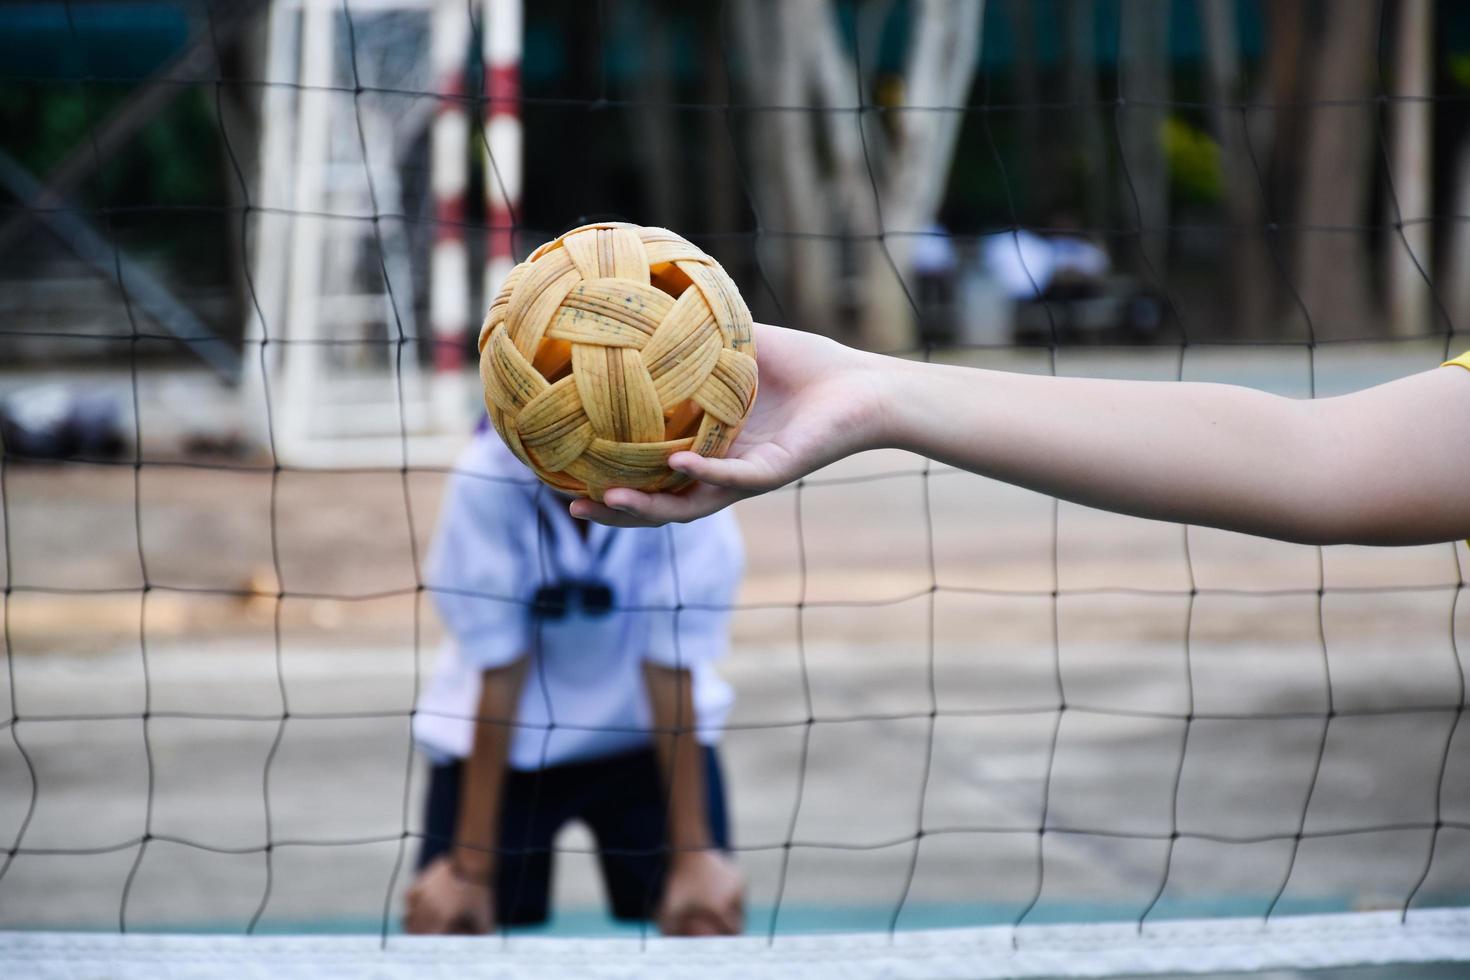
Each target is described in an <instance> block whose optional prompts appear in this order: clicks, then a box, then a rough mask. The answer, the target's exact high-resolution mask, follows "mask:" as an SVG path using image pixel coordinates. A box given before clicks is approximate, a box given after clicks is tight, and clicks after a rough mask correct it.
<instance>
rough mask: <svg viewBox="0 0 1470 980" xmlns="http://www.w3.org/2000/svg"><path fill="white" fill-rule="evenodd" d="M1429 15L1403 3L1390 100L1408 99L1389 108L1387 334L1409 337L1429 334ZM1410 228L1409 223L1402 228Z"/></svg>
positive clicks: (1417, 1)
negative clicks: (1427, 332)
mask: <svg viewBox="0 0 1470 980" xmlns="http://www.w3.org/2000/svg"><path fill="white" fill-rule="evenodd" d="M1433 24H1434V13H1433V10H1432V8H1431V6H1430V4H1429V0H1400V6H1399V18H1398V38H1397V44H1396V45H1395V54H1394V62H1393V83H1392V84H1393V91H1392V94H1393V95H1395V96H1397V97H1399V98H1400V99H1405V100H1407V101H1397V102H1388V103H1386V104H1385V107H1384V111H1385V113H1386V114H1387V117H1388V120H1387V121H1388V123H1389V134H1390V137H1391V138H1392V141H1393V143H1392V154H1391V155H1392V161H1393V162H1392V169H1391V172H1390V174H1389V180H1390V181H1391V186H1392V194H1391V196H1390V197H1389V198H1388V200H1387V201H1386V202H1385V205H1386V206H1385V210H1386V212H1387V213H1386V215H1385V217H1386V218H1387V222H1386V223H1387V225H1388V230H1387V233H1386V235H1387V240H1386V241H1385V242H1384V243H1383V245H1384V250H1383V256H1384V262H1385V266H1386V267H1385V269H1384V277H1383V278H1384V283H1385V285H1386V286H1387V294H1388V329H1389V330H1390V331H1391V332H1392V333H1394V334H1395V335H1397V336H1400V337H1407V336H1414V335H1416V334H1422V333H1425V332H1426V331H1428V330H1429V327H1430V322H1429V283H1428V282H1427V281H1426V279H1425V275H1426V274H1427V272H1428V270H1429V269H1431V268H1433V266H1432V265H1431V264H1430V254H1429V252H1430V232H1431V230H1432V226H1431V225H1430V223H1429V221H1427V220H1426V219H1427V218H1429V216H1430V204H1429V197H1430V187H1431V186H1432V185H1431V180H1432V177H1431V173H1430V171H1431V166H1432V164H1433V161H1434V134H1433V126H1432V123H1433V120H1432V118H1431V116H1432V112H1433V104H1432V103H1431V102H1430V101H1429V100H1428V96H1429V95H1430V92H1431V87H1432V85H1433V78H1432V74H1433V71H1434V56H1433V49H1432V46H1431V32H1432V31H1433V29H1434V28H1433ZM1401 222H1408V223H1407V224H1400V223H1401Z"/></svg>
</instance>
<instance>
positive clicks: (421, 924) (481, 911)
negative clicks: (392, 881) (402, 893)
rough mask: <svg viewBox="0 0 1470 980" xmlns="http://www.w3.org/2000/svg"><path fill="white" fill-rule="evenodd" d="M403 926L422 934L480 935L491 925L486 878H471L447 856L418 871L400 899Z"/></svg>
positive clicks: (491, 900)
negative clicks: (401, 902) (484, 879)
mask: <svg viewBox="0 0 1470 980" xmlns="http://www.w3.org/2000/svg"><path fill="white" fill-rule="evenodd" d="M403 927H404V930H405V931H407V932H409V933H412V934H414V935H423V936H480V935H484V934H485V933H488V932H490V931H491V930H492V929H494V928H495V897H494V891H493V888H492V887H491V884H490V883H489V881H481V880H471V879H470V878H468V877H466V876H464V875H461V874H460V873H459V872H458V871H456V870H455V868H454V865H453V863H452V862H451V860H450V859H449V857H448V856H443V857H439V858H436V859H435V860H433V861H431V862H429V866H428V867H426V868H425V869H424V870H423V871H422V872H420V873H419V876H418V878H417V879H416V880H415V881H414V883H413V885H412V887H410V888H409V889H408V895H407V896H406V897H405V900H404V916H403Z"/></svg>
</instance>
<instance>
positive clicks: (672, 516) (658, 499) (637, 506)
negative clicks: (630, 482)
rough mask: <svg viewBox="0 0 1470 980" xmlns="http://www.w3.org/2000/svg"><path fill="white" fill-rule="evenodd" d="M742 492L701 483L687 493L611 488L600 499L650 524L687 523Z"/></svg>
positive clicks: (625, 513)
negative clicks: (647, 491)
mask: <svg viewBox="0 0 1470 980" xmlns="http://www.w3.org/2000/svg"><path fill="white" fill-rule="evenodd" d="M742 496H743V494H740V493H738V492H737V491H735V490H728V489H725V488H724V487H717V486H712V485H709V484H703V485H701V486H698V487H696V488H695V489H694V490H692V491H690V492H689V493H682V494H673V493H644V492H642V491H641V490H631V489H629V488H627V487H614V488H612V489H609V490H608V491H607V492H606V493H605V494H603V497H602V499H603V501H604V502H605V503H606V504H607V506H609V507H611V508H612V509H614V510H616V511H621V512H622V513H623V514H624V515H625V516H632V517H634V518H636V519H639V520H643V521H648V522H651V523H654V524H671V523H675V522H677V523H680V524H684V523H688V522H689V521H693V520H698V519H699V518H701V517H707V516H709V515H710V514H713V513H715V512H716V511H719V510H723V509H725V508H726V507H728V506H730V505H731V504H733V503H734V502H735V501H737V500H739V499H740V498H741V497H742Z"/></svg>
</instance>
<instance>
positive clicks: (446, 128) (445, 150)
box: [429, 0, 470, 421]
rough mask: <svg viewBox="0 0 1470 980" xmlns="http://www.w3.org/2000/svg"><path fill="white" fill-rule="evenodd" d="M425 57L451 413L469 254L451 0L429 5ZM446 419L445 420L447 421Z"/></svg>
mask: <svg viewBox="0 0 1470 980" xmlns="http://www.w3.org/2000/svg"><path fill="white" fill-rule="evenodd" d="M430 31H431V40H430V58H431V67H432V69H433V72H434V83H435V85H436V86H437V90H438V94H439V106H438V111H437V112H436V114H435V116H434V129H433V134H432V143H431V147H430V152H431V154H432V157H433V162H432V165H431V166H432V171H431V174H432V176H431V185H432V189H433V194H434V250H433V253H432V256H431V258H430V268H429V281H430V286H429V324H430V327H431V329H432V330H433V333H434V369H435V387H436V393H439V395H440V397H439V399H436V401H438V402H439V404H440V405H441V406H443V407H444V408H445V409H446V410H448V411H451V412H452V411H453V410H454V407H455V402H456V400H457V395H458V391H459V387H460V385H459V383H458V379H457V378H456V377H454V376H456V375H458V374H459V373H460V370H461V368H463V366H464V346H465V335H466V332H467V331H468V330H469V328H470V281H469V262H470V260H469V250H468V249H467V248H466V247H465V223H464V222H465V190H466V188H467V187H468V186H469V113H468V112H467V111H466V109H465V102H464V98H463V96H464V77H465V59H466V57H467V56H468V55H469V51H470V47H469V42H470V19H469V13H468V11H466V10H465V8H464V5H463V4H462V3H459V2H457V0H435V2H434V8H433V19H432V21H431V22H430ZM445 420H446V421H448V418H446V419H445Z"/></svg>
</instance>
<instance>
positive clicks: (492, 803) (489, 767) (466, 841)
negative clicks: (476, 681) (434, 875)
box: [452, 660, 526, 880]
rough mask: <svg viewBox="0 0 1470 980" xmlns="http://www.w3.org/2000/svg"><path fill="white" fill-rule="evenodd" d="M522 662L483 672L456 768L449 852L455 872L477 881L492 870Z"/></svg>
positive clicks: (518, 697) (522, 667) (523, 669)
mask: <svg viewBox="0 0 1470 980" xmlns="http://www.w3.org/2000/svg"><path fill="white" fill-rule="evenodd" d="M525 664H526V661H525V660H521V661H519V662H518V663H516V664H513V665H511V666H510V667H506V668H503V669H499V670H487V671H485V673H484V676H483V681H482V683H481V687H480V703H479V707H478V709H477V711H476V717H477V718H478V719H479V720H478V721H477V722H476V724H475V738H474V742H473V744H472V746H471V749H470V755H469V758H467V759H466V760H465V761H464V765H463V767H462V768H461V770H460V792H459V812H458V814H457V815H456V820H455V834H454V837H455V842H456V847H455V848H454V851H453V852H452V856H453V858H454V865H455V868H456V869H457V870H458V871H460V872H461V873H462V874H464V875H465V876H467V877H472V878H475V879H477V880H488V879H489V878H490V877H491V876H492V875H493V874H494V872H495V848H496V844H497V840H498V837H499V826H500V798H501V790H502V788H503V787H504V785H505V768H506V760H507V758H508V757H509V754H510V741H511V737H512V735H513V734H514V732H515V728H514V726H513V724H512V722H514V720H515V715H516V706H517V704H518V703H519V700H520V692H521V684H522V682H523V681H524V680H525Z"/></svg>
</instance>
